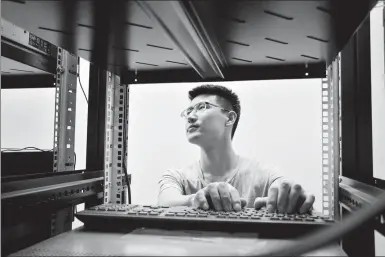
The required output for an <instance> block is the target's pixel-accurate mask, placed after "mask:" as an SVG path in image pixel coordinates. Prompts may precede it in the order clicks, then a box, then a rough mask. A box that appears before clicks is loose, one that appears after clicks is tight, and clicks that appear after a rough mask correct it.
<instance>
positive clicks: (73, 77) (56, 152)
mask: <svg viewBox="0 0 385 257" xmlns="http://www.w3.org/2000/svg"><path fill="white" fill-rule="evenodd" d="M77 61H78V59H77V56H75V55H73V54H71V53H69V52H68V51H66V50H64V49H62V48H58V51H57V58H56V64H57V66H56V77H55V119H54V144H53V158H54V159H53V172H63V171H72V170H75V158H76V157H75V119H76V87H77V84H76V83H77V76H78V74H77V70H78V69H77V68H78V66H77V65H78V62H77ZM72 212H73V207H72V206H71V207H66V208H64V209H60V210H58V211H54V212H52V213H51V223H50V236H51V237H52V236H55V235H58V234H60V233H63V232H65V231H69V230H71V218H70V217H72Z"/></svg>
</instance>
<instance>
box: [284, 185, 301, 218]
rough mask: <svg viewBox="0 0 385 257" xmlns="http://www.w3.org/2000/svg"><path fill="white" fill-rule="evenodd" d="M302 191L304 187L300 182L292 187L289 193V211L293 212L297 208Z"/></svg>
mask: <svg viewBox="0 0 385 257" xmlns="http://www.w3.org/2000/svg"><path fill="white" fill-rule="evenodd" d="M301 193H302V187H301V186H300V185H298V184H294V185H293V186H292V187H291V189H290V194H289V202H288V205H287V212H288V213H293V212H294V211H296V210H295V207H296V206H297V204H298V200H299V196H300V195H301Z"/></svg>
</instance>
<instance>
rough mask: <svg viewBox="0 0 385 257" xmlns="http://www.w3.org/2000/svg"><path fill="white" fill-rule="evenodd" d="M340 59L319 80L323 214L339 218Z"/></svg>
mask: <svg viewBox="0 0 385 257" xmlns="http://www.w3.org/2000/svg"><path fill="white" fill-rule="evenodd" d="M339 109H340V103H339V58H338V57H337V59H336V60H335V61H333V63H332V65H330V66H329V67H328V69H327V78H326V79H324V80H322V212H323V214H324V215H328V216H329V217H331V218H332V219H335V220H337V219H339V208H338V177H339V174H340V142H339V141H340V134H339V126H340V121H339V119H340V115H339Z"/></svg>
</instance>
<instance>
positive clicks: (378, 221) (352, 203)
mask: <svg viewBox="0 0 385 257" xmlns="http://www.w3.org/2000/svg"><path fill="white" fill-rule="evenodd" d="M340 180H341V182H340V190H339V191H340V199H339V201H340V203H341V205H342V206H343V207H344V208H346V209H347V210H349V211H356V210H359V209H361V208H367V207H368V206H370V205H371V204H373V202H375V201H376V199H377V198H378V196H379V195H381V194H383V192H384V190H383V189H380V188H378V187H375V186H372V185H367V184H365V183H362V182H359V181H357V180H354V179H350V178H347V177H343V176H341V177H340ZM374 226H375V229H376V230H377V231H378V232H380V233H381V234H382V235H384V236H385V212H383V213H382V214H380V215H378V216H377V217H376V218H375V219H374Z"/></svg>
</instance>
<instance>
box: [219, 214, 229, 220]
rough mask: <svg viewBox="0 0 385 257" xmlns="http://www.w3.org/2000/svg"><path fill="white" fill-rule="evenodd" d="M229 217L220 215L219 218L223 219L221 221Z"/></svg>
mask: <svg viewBox="0 0 385 257" xmlns="http://www.w3.org/2000/svg"><path fill="white" fill-rule="evenodd" d="M226 217H227V216H226V215H223V214H220V215H217V218H221V219H225V218H226Z"/></svg>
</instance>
